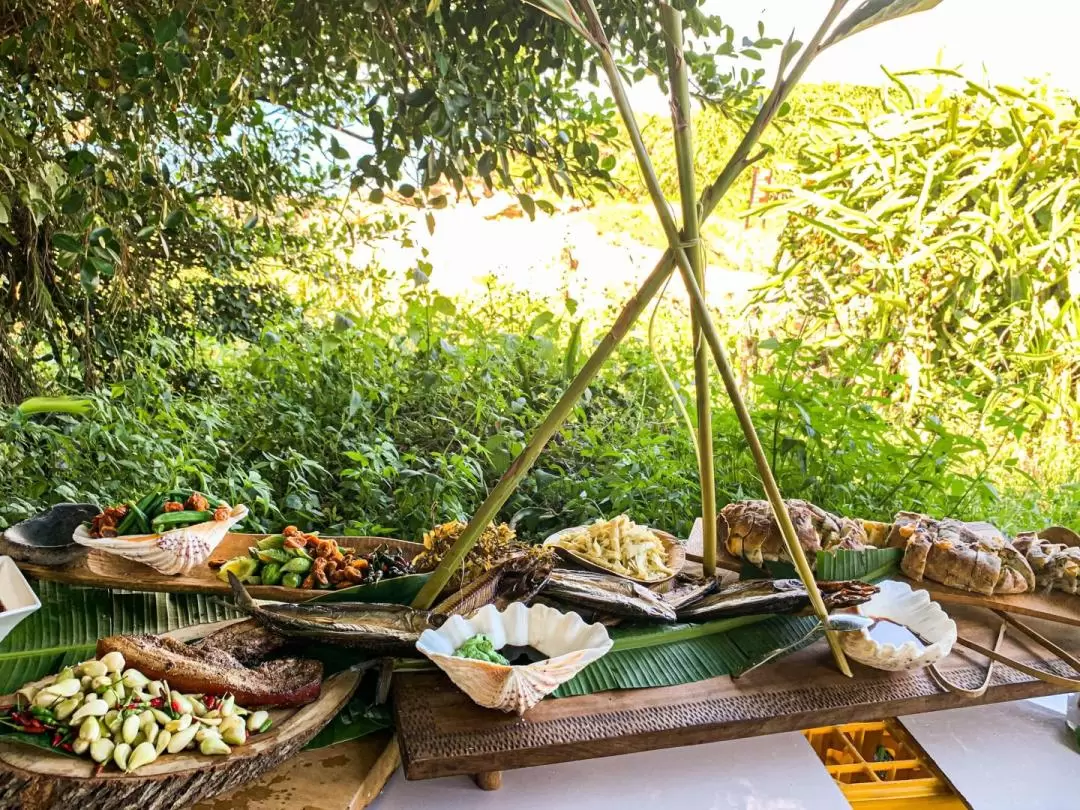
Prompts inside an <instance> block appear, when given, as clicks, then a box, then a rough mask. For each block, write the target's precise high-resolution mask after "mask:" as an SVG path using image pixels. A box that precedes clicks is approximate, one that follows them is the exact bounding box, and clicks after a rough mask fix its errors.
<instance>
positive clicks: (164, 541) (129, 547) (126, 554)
mask: <svg viewBox="0 0 1080 810" xmlns="http://www.w3.org/2000/svg"><path fill="white" fill-rule="evenodd" d="M247 514H248V508H247V507H246V506H234V507H233V508H232V512H231V513H230V514H229V517H228V519H226V520H208V521H206V522H205V523H196V524H195V525H194V526H184V527H181V528H176V529H170V530H169V531H167V532H162V533H160V534H133V535H127V536H124V537H91V536H90V532H89V530H88V529H87V528H86V527H85V526H79V527H78V528H77V529H76V530H75V534H74V535H73V537H74V540H75V542H76V543H80V544H82V545H84V546H89V547H90V548H97V549H101V550H102V551H107V552H109V553H110V554H115V555H117V556H118V557H123V558H125V559H128V560H134V561H135V562H138V563H142V564H143V565H148V566H150V567H151V568H153V569H154V570H155V571H157V572H158V573H161V574H167V575H170V576H171V575H174V574H186V573H187V572H188V571H190V570H191V569H192V568H194V567H195V566H197V565H202V564H203V563H205V562H206V561H207V560H208V559H210V553H211V552H212V551H213V550H214V549H215V548H216V547H217V545H218V544H219V543H220V542H221V541H222V540H224V539H225V534H226V532H228V531H229V529H230V528H231V527H232V526H233V525H234V524H236V523H239V522H240V521H241V520H243V519H244V518H246V517H247Z"/></svg>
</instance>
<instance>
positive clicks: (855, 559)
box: [815, 548, 904, 582]
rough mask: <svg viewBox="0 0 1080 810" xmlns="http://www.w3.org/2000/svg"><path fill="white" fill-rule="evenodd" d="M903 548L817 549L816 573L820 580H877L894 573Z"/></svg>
mask: <svg viewBox="0 0 1080 810" xmlns="http://www.w3.org/2000/svg"><path fill="white" fill-rule="evenodd" d="M902 556H904V550H903V549H900V548H865V549H850V548H839V549H836V550H835V551H819V552H818V555H817V568H816V570H817V573H816V574H815V576H816V577H817V578H818V579H820V580H841V579H861V580H863V581H865V582H877V581H878V580H879V579H882V578H884V577H887V576H889V575H890V574H892V573H895V571H896V569H897V568H898V567H899V565H900V558H901V557H902Z"/></svg>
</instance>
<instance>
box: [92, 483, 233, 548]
mask: <svg viewBox="0 0 1080 810" xmlns="http://www.w3.org/2000/svg"><path fill="white" fill-rule="evenodd" d="M221 507H224V508H226V509H230V508H231V507H230V506H229V504H228V503H227V502H226V501H223V500H222V499H221V498H215V497H214V496H213V495H203V494H202V493H200V492H195V491H194V490H190V489H169V490H159V491H157V492H151V493H150V494H149V495H146V496H144V497H142V498H141V499H139V500H138V501H127V502H125V503H121V504H116V505H114V506H108V507H106V508H105V509H104V510H102V512H101V513H100V514H99V515H97V516H96V517H95V518H94V519H93V520H92V521H91V522H90V524H89V529H90V534H91V536H93V537H123V536H125V535H130V534H152V533H153V534H156V533H158V532H163V531H167V530H169V529H176V528H179V527H182V526H194V525H195V524H196V523H205V522H207V521H209V520H213V519H214V512H215V510H217V509H219V508H221Z"/></svg>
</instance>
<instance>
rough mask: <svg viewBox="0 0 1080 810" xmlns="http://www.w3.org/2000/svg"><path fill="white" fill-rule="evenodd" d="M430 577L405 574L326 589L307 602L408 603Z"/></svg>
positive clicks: (429, 574)
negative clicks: (335, 589) (335, 588)
mask: <svg viewBox="0 0 1080 810" xmlns="http://www.w3.org/2000/svg"><path fill="white" fill-rule="evenodd" d="M430 577H431V572H428V573H426V574H406V575H405V576H403V577H394V578H393V579H383V580H379V581H378V582H374V583H372V584H370V585H354V586H353V587H351V588H342V589H341V590H340V591H327V592H326V593H321V594H319V595H318V596H313V597H312V598H311V599H308V600H307V601H309V602H382V603H384V604H391V605H408V604H410V603H411V602H412V601H413V599H415V598H416V595H417V594H418V593H420V589H421V588H423V587H424V583H425V582H427V581H428V579H430Z"/></svg>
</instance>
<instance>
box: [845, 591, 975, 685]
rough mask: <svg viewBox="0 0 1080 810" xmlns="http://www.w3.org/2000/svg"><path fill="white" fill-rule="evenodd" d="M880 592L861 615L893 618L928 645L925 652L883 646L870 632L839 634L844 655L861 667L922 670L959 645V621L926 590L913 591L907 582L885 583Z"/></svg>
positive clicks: (861, 608)
mask: <svg viewBox="0 0 1080 810" xmlns="http://www.w3.org/2000/svg"><path fill="white" fill-rule="evenodd" d="M878 587H879V588H880V590H879V591H878V593H876V594H874V595H873V596H872V597H871V598H870V600H869V601H868V602H864V603H863V604H861V605H859V606H858V608H856V610H857V611H858V612H859V614H860V615H862V616H868V617H872V618H877V619H892V620H893V621H894V622H896V623H897V624H902V625H904V626H906V627H907V628H908V629H910V630H911V631H912V632H914V633H915V634H916V635H918V636H919V637H920V638H921V639H923V640H924V641H925V642H927V643H926V644H925V645H924V646H923V649H921V650H920V649H919V646H918V645H917V644H915V643H914V642H911V641H909V642H907V643H905V644H901V645H900V646H899V647H897V646H895V645H893V644H881V643H879V642H877V641H875V640H874V639H873V638H871V637H870V633H869V631H868V630H867V629H861V630H853V631H850V632H846V633H840V634H839V636H840V643H841V645H842V646H843V648H844V652H845V653H847V655H848V656H850V657H851V658H854V659H855V660H856V661H858V662H859V663H860V664H866V666H868V667H873V668H874V669H883V670H886V671H889V672H904V671H908V670H913V669H922V668H923V667H928V666H930V665H931V664H935V663H937V662H938V661H940V660H941V659H942V658H944V657H945V656H947V655H948V654H949V653H950V652H951V651H952V648H953V645H954V644H955V643H956V622H954V621H953V620H952V619H950V618H949V615H948V614H947V613H946V612H945V611H944V610H942V609H941V605H939V604H938V603H937V602H934V601H931V599H930V594H928V593H927V592H926V591H913V590H912V589H911V586H910V585H908V584H907V583H906V582H896V581H894V580H886V581H884V582H881V583H879V585H878Z"/></svg>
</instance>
